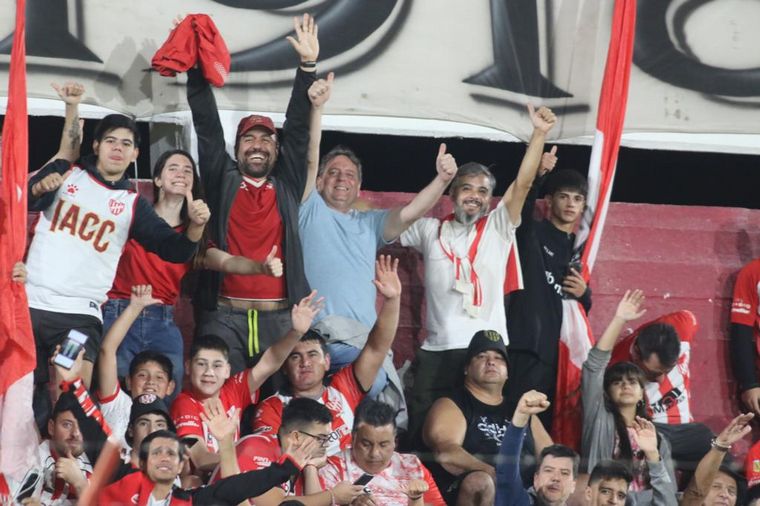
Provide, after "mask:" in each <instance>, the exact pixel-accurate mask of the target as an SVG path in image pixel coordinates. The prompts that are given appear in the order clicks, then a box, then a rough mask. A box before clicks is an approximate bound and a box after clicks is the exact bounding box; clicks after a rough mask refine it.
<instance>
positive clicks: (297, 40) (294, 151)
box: [274, 14, 319, 200]
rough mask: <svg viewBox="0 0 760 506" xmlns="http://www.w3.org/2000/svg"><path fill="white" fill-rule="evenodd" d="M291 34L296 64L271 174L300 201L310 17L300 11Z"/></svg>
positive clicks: (315, 45)
mask: <svg viewBox="0 0 760 506" xmlns="http://www.w3.org/2000/svg"><path fill="white" fill-rule="evenodd" d="M293 29H294V32H295V37H287V40H288V42H289V43H290V45H291V46H293V49H294V50H295V52H296V53H297V55H298V58H299V61H300V64H299V68H298V71H297V72H296V78H295V80H294V82H293V91H292V93H291V95H290V102H288V109H287V110H286V111H285V124H284V125H283V126H282V143H281V144H280V158H279V160H278V163H277V169H276V171H275V174H274V175H275V176H276V177H277V178H278V179H280V180H282V181H283V182H285V184H286V186H287V187H288V188H289V189H290V190H292V191H293V193H294V194H295V195H296V198H297V199H298V200H300V199H301V198H302V197H303V195H304V188H305V186H306V160H307V152H308V149H309V120H310V110H311V103H310V102H309V97H308V89H309V87H310V86H311V85H312V83H313V82H314V81H315V80H316V70H317V58H318V57H319V39H318V38H317V32H318V29H317V25H316V23H315V22H314V18H312V17H311V16H309V15H308V14H304V15H303V17H301V18H298V17H296V18H293Z"/></svg>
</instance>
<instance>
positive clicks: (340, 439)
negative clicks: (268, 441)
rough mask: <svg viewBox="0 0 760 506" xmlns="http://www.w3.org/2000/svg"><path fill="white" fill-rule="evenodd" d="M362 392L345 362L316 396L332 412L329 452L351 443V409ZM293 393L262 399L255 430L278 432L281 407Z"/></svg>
mask: <svg viewBox="0 0 760 506" xmlns="http://www.w3.org/2000/svg"><path fill="white" fill-rule="evenodd" d="M364 395H365V392H363V391H362V387H361V385H359V383H358V382H357V381H356V376H355V375H354V368H353V366H352V365H348V366H346V367H344V368H343V369H341V370H340V371H338V372H337V373H335V375H334V376H333V377H332V378H331V381H330V385H329V386H327V387H326V388H325V390H324V392H322V396H321V397H320V398H319V399H317V400H318V401H319V402H321V403H322V404H324V405H325V406H327V409H329V410H330V413H332V416H333V422H332V429H333V431H332V434H331V438H330V447H329V448H328V449H327V454H328V455H335V454H337V453H338V452H339V451H340V450H342V449H345V448H347V447H349V446H350V445H351V430H352V429H353V426H354V410H355V409H356V406H358V405H359V403H360V402H361V400H362V399H363V398H364ZM292 398H293V397H292V396H288V395H283V394H281V393H278V394H275V395H273V396H271V397H269V398H267V399H265V400H264V401H263V402H262V403H261V404H260V405H259V407H258V409H257V410H256V416H255V418H254V419H253V428H254V430H255V431H257V432H258V433H269V434H277V431H278V430H280V424H281V422H282V409H283V408H284V407H285V406H287V404H288V403H289V402H290V400H291V399H292Z"/></svg>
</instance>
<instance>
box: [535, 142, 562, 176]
mask: <svg viewBox="0 0 760 506" xmlns="http://www.w3.org/2000/svg"><path fill="white" fill-rule="evenodd" d="M557 160H559V158H558V157H557V146H552V149H551V151H549V152H547V153H544V154H543V155H541V167H540V168H539V169H538V175H539V176H544V175H546V174H548V173H549V172H551V171H553V170H554V167H555V166H556V165H557Z"/></svg>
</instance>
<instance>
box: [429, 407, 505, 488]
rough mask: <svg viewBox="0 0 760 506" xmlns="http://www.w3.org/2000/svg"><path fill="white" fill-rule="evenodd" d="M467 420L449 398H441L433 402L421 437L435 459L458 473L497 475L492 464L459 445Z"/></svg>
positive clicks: (465, 430)
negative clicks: (476, 472)
mask: <svg viewBox="0 0 760 506" xmlns="http://www.w3.org/2000/svg"><path fill="white" fill-rule="evenodd" d="M466 432H467V421H466V420H465V418H464V415H463V414H462V411H461V410H460V409H459V407H457V405H456V404H454V402H453V401H452V400H451V399H448V398H446V397H442V398H440V399H438V400H436V401H435V403H433V406H432V407H431V408H430V411H428V414H427V417H426V418H425V425H424V427H423V428H422V440H423V441H424V442H425V445H427V446H428V448H430V449H431V450H432V451H433V455H434V456H435V460H436V462H438V463H439V464H440V465H441V466H443V468H444V469H446V471H448V472H449V473H451V474H453V475H455V476H457V475H460V474H462V473H465V472H470V471H483V472H486V473H488V474H489V475H490V476H492V477H494V478H495V477H496V470H495V469H494V468H493V466H491V465H489V464H487V463H485V462H483V461H482V460H480V459H478V458H476V457H474V456H473V455H472V454H471V453H469V452H468V451H467V450H465V449H464V448H463V447H462V444H463V443H464V436H465V433H466Z"/></svg>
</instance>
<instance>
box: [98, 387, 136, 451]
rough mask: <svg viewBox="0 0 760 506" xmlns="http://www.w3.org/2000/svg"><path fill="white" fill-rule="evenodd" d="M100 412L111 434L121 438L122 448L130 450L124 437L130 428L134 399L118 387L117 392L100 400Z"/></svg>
mask: <svg viewBox="0 0 760 506" xmlns="http://www.w3.org/2000/svg"><path fill="white" fill-rule="evenodd" d="M100 412H101V413H103V418H104V419H105V421H106V423H107V424H108V426H109V427H111V434H113V435H115V436H116V437H118V438H119V442H120V443H121V446H122V448H125V449H127V450H128V449H130V446H129V445H128V444H127V441H126V440H125V439H124V436H125V434H126V432H127V427H128V426H129V415H130V413H131V412H132V398H131V397H130V396H129V395H128V394H127V393H126V392H125V391H124V390H122V389H121V388H120V387H119V386H118V385H117V386H116V392H114V393H113V394H112V395H110V396H109V397H106V398H103V399H100Z"/></svg>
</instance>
